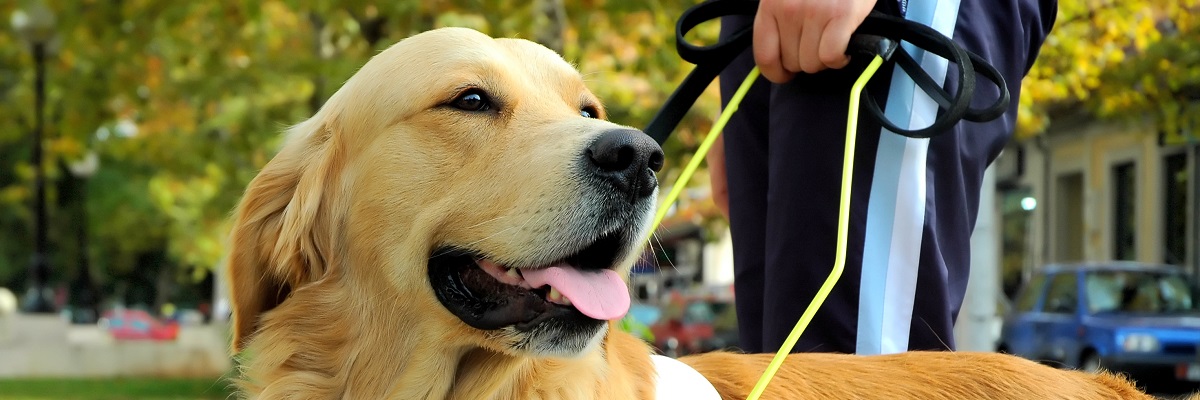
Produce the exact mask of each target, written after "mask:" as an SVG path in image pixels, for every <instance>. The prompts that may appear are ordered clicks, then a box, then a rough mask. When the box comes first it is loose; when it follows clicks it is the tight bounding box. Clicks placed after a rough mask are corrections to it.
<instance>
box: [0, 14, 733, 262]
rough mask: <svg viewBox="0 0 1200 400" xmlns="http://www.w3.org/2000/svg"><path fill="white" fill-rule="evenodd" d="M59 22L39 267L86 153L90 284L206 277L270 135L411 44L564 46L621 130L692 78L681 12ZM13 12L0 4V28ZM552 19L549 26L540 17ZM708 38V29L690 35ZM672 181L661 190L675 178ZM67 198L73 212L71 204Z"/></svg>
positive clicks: (704, 120)
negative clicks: (472, 34) (467, 37)
mask: <svg viewBox="0 0 1200 400" xmlns="http://www.w3.org/2000/svg"><path fill="white" fill-rule="evenodd" d="M49 3H50V6H51V7H53V8H54V11H55V13H56V15H57V16H58V28H57V32H58V40H57V42H56V46H54V47H55V48H56V50H57V51H56V52H55V54H54V55H52V56H51V57H49V58H48V65H47V73H48V80H47V94H48V98H47V106H48V107H47V108H48V114H47V126H46V132H45V137H46V140H45V143H46V149H47V152H48V154H47V157H46V162H45V164H44V165H43V166H41V168H44V169H45V170H46V172H47V174H48V175H47V176H48V179H49V180H50V182H49V183H48V185H47V187H48V190H49V198H50V219H51V222H52V224H53V225H54V228H53V229H52V230H51V231H50V233H51V236H50V241H51V243H52V246H51V252H52V255H53V260H52V265H53V266H54V267H55V269H56V279H58V280H59V281H62V280H64V279H66V277H67V276H69V271H70V270H71V269H72V268H74V265H75V264H76V261H75V260H77V252H78V251H79V249H76V248H74V247H73V243H74V241H73V240H74V239H73V238H74V235H75V232H76V230H77V229H78V227H79V224H81V223H83V221H78V220H77V218H76V217H75V215H76V214H75V213H74V212H73V211H72V210H73V209H72V208H70V207H69V206H68V205H66V204H68V203H69V202H66V203H62V204H60V202H59V201H58V200H57V199H58V198H59V197H60V196H61V197H64V199H66V197H69V196H71V193H67V192H63V189H62V188H60V186H61V185H60V184H59V183H61V182H64V180H67V179H69V176H67V175H66V173H65V171H66V170H65V169H64V168H61V165H63V164H64V163H70V162H72V161H74V160H78V159H80V158H82V157H83V156H84V155H85V154H87V153H88V152H89V151H91V152H96V153H98V154H99V159H100V160H101V162H100V168H99V170H98V172H97V173H96V175H95V176H94V177H92V178H91V179H90V180H88V181H87V185H88V186H87V189H88V193H89V195H88V196H87V198H86V202H87V203H86V207H87V210H88V211H89V215H90V216H89V220H88V221H87V224H88V230H89V231H90V235H91V238H92V239H91V246H90V249H89V251H90V253H89V254H90V255H91V256H92V263H93V264H94V266H95V267H94V269H95V271H96V274H97V275H98V278H99V279H100V280H102V281H104V280H105V279H112V278H113V277H120V276H124V275H126V274H133V273H136V272H135V270H136V268H135V267H134V266H135V264H137V263H138V260H139V259H143V258H144V257H145V256H146V255H147V254H158V252H160V251H163V250H165V251H166V252H167V255H168V257H167V263H168V264H170V265H169V266H168V268H167V269H166V271H178V273H177V276H183V277H186V276H198V275H195V274H194V272H197V271H201V272H202V271H204V270H207V269H211V268H214V267H215V266H217V265H218V264H219V263H220V261H221V258H222V255H223V254H224V253H225V249H226V247H225V242H224V240H225V238H226V234H227V232H228V230H229V225H228V224H229V216H230V212H231V210H232V209H233V207H234V206H235V204H236V202H237V200H238V198H239V197H240V195H241V193H242V190H243V188H244V187H245V186H246V184H247V183H248V182H249V181H250V179H252V178H253V176H254V175H255V173H256V172H257V171H258V169H259V168H261V167H262V166H263V165H264V164H266V162H267V161H268V160H269V159H270V158H271V156H272V155H273V154H274V151H275V150H276V148H277V146H278V145H279V139H280V135H279V134H280V132H281V130H282V129H283V128H284V127H286V126H288V125H290V124H294V123H297V122H300V121H302V120H303V119H304V118H306V117H307V116H309V115H311V114H312V113H313V112H314V111H315V110H316V109H317V108H318V107H319V106H320V104H321V103H322V101H323V100H324V99H325V98H326V97H328V96H329V95H330V94H332V93H333V91H334V90H336V89H337V87H338V86H339V85H340V84H341V82H344V81H345V80H346V79H347V78H349V77H350V75H352V74H353V73H354V72H355V71H356V70H357V69H358V68H359V67H360V66H361V65H362V64H363V63H365V62H366V61H367V60H368V59H369V58H370V57H371V56H372V55H374V54H376V53H377V52H378V51H379V50H381V49H383V48H386V47H387V46H389V45H391V44H393V43H395V42H396V41H398V40H401V39H403V38H404V37H407V36H410V35H412V34H414V33H417V32H420V31H423V30H427V29H431V28H435V27H441V26H467V27H472V28H475V29H479V30H481V31H483V32H485V33H488V34H491V35H493V36H510V37H524V38H539V37H540V38H546V40H553V39H561V41H560V42H561V46H562V48H561V52H562V53H563V55H564V57H565V58H566V59H567V60H568V61H570V62H572V63H574V64H576V65H577V66H578V68H579V69H580V70H581V71H582V72H583V73H584V74H585V76H586V77H587V80H588V82H589V84H590V87H591V88H592V89H593V90H595V91H596V92H597V93H598V95H600V97H601V98H602V99H604V100H605V102H606V105H607V107H608V109H609V111H610V116H611V118H612V119H613V120H614V121H616V122H618V123H622V124H626V125H630V126H635V127H641V126H644V125H645V124H646V123H647V122H648V121H649V119H650V118H651V117H652V116H653V114H654V113H655V112H656V111H657V110H658V108H659V107H660V105H661V104H662V103H663V101H665V99H666V97H667V96H668V95H669V94H670V92H671V91H672V90H674V88H675V85H677V84H678V82H679V81H681V80H682V79H683V77H684V76H685V75H686V73H687V72H688V71H689V70H690V68H691V65H689V64H687V63H685V62H683V61H681V60H680V59H679V58H678V56H677V55H676V54H675V51H674V43H673V37H674V35H673V29H674V21H675V18H676V17H677V16H678V15H679V14H680V13H681V12H682V11H683V10H684V8H686V7H688V6H690V5H691V4H693V3H694V1H678V0H676V1H662V0H659V1H648V2H643V1H611V0H610V1H604V0H589V1H569V2H568V1H562V0H537V1H532V2H530V1H515V0H489V1H483V0H474V1H433V2H428V1H416V0H408V1H391V2H375V1H363V0H357V1H331V0H322V1H298V0H267V1H261V2H260V1H249V0H234V1H221V2H163V1H153V0H126V1H122V2H107V1H99V0H85V1H78V2H49ZM17 5H18V4H12V3H9V2H5V3H3V4H0V15H2V16H3V17H4V19H5V20H7V18H8V16H9V15H11V14H12V12H13V11H14V10H15V7H16V6H17ZM556 7H557V9H560V10H561V11H563V12H562V13H561V14H559V15H561V18H560V17H558V16H556V15H555V14H554V13H548V10H554V9H556ZM699 31H700V32H698V34H697V36H698V38H699V40H713V39H715V37H716V33H717V26H716V25H715V24H710V25H708V26H705V27H703V28H702V29H700V30H699ZM32 65H33V63H32V59H31V57H30V53H29V51H27V49H26V48H25V46H24V45H23V44H22V43H20V42H19V41H18V39H17V38H15V37H14V35H0V103H2V104H3V106H2V107H0V232H3V233H0V286H4V285H5V283H12V284H18V285H19V284H21V283H22V282H21V281H22V279H20V278H21V277H22V274H23V272H22V271H23V269H24V267H25V265H26V263H27V260H28V257H29V251H30V248H31V247H32V246H31V242H30V240H29V238H30V237H31V236H32V235H31V233H32V227H31V226H30V225H31V223H30V221H31V220H32V218H31V212H30V209H31V207H30V206H31V201H32V189H31V188H32V179H33V178H32V177H33V171H34V169H33V168H34V166H32V165H29V161H28V160H29V156H28V154H29V150H30V144H29V137H30V134H29V132H30V126H31V121H32V120H33V111H32V109H33V107H32V104H33V91H32V87H33V84H32V82H33V68H32ZM717 109H718V104H717V100H716V96H715V85H714V87H713V88H711V93H710V95H709V96H706V97H705V98H704V99H702V100H701V102H700V104H698V105H697V107H695V109H694V110H693V112H692V113H691V114H690V115H689V116H688V118H687V119H685V121H684V124H683V126H682V127H681V129H680V130H679V131H678V132H676V134H675V137H676V140H674V141H673V142H672V143H671V144H670V145H669V146H668V148H667V152H668V154H670V155H672V156H673V157H674V159H672V160H669V162H668V164H669V165H668V169H669V170H670V169H671V168H674V167H678V166H679V165H680V163H681V162H683V161H685V160H682V157H686V155H688V154H690V153H691V152H692V150H694V148H695V147H696V146H697V145H698V142H699V139H698V138H697V133H702V132H705V131H707V129H708V127H709V126H710V125H711V121H712V119H713V117H714V116H715V115H716V114H717V112H718V111H717ZM673 177H674V175H673V173H672V172H668V173H666V174H664V175H663V178H662V179H663V181H669V180H671V179H673ZM67 200H69V199H67Z"/></svg>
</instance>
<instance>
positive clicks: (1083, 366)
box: [1079, 351, 1101, 374]
mask: <svg viewBox="0 0 1200 400" xmlns="http://www.w3.org/2000/svg"><path fill="white" fill-rule="evenodd" d="M1079 369H1080V370H1081V371H1083V372H1087V373H1091V374H1094V373H1097V372H1100V369H1101V366H1100V355H1099V354H1096V353H1095V352H1090V351H1089V352H1087V353H1085V354H1084V355H1083V357H1082V358H1081V359H1080V360H1079Z"/></svg>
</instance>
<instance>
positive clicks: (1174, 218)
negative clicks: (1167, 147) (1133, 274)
mask: <svg viewBox="0 0 1200 400" xmlns="http://www.w3.org/2000/svg"><path fill="white" fill-rule="evenodd" d="M1187 161H1188V160H1187V153H1179V154H1174V155H1170V156H1167V157H1166V159H1165V160H1163V188H1164V190H1163V203H1164V207H1163V239H1164V240H1163V246H1164V247H1165V248H1164V249H1163V262H1165V263H1167V264H1174V265H1183V264H1184V263H1186V262H1187V223H1188V221H1187V201H1188V169H1187V164H1188V162H1187Z"/></svg>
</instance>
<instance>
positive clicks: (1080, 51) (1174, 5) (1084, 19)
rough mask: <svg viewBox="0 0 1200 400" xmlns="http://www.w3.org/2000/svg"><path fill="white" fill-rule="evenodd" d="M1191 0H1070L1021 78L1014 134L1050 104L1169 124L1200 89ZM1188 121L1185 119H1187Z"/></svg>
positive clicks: (1197, 5)
mask: <svg viewBox="0 0 1200 400" xmlns="http://www.w3.org/2000/svg"><path fill="white" fill-rule="evenodd" d="M1197 10H1200V1H1198V0H1150V1H1135V0H1104V1H1097V0H1070V1H1066V0H1064V1H1060V2H1059V14H1058V23H1057V24H1056V25H1055V27H1054V31H1053V32H1052V33H1051V35H1050V36H1049V37H1048V38H1047V39H1046V44H1045V45H1044V46H1043V47H1042V51H1041V55H1040V56H1039V58H1038V61H1037V63H1036V65H1035V66H1034V68H1033V69H1032V71H1030V74H1029V76H1028V77H1027V78H1026V79H1025V81H1024V82H1022V94H1021V105H1020V106H1021V111H1020V113H1019V114H1018V136H1019V137H1029V136H1032V135H1036V134H1038V133H1041V132H1042V131H1044V130H1045V129H1046V127H1047V126H1048V125H1049V123H1050V117H1052V116H1053V115H1054V114H1055V113H1056V112H1057V111H1062V110H1070V109H1077V108H1082V109H1083V110H1084V111H1086V112H1089V113H1091V114H1093V115H1096V116H1099V117H1127V116H1135V117H1140V116H1143V115H1146V114H1149V115H1152V116H1155V117H1158V118H1159V119H1160V121H1163V122H1164V123H1165V124H1167V125H1168V126H1167V128H1168V129H1171V128H1174V127H1176V126H1177V124H1178V123H1182V122H1179V121H1180V120H1181V119H1186V118H1185V117H1187V116H1189V115H1193V114H1195V113H1191V112H1189V111H1188V110H1189V109H1191V108H1194V106H1191V105H1190V104H1191V103H1193V102H1194V101H1195V99H1196V98H1197V97H1198V96H1197V95H1198V94H1200V19H1197V17H1195V11H1197ZM1187 123H1190V122H1187Z"/></svg>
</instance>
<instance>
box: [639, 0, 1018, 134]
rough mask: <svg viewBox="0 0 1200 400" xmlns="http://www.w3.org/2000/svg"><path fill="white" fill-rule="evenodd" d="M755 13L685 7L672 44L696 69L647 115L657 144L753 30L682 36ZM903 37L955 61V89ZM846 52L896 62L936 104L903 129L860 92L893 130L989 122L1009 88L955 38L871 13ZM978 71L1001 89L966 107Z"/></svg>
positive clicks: (714, 5) (728, 3)
mask: <svg viewBox="0 0 1200 400" xmlns="http://www.w3.org/2000/svg"><path fill="white" fill-rule="evenodd" d="M757 11H758V1H753V0H709V1H706V2H704V3H701V4H698V5H695V6H693V7H691V8H689V9H688V10H687V11H684V13H683V15H681V16H680V17H679V21H678V23H677V24H676V27H675V47H676V50H677V51H678V52H679V56H680V58H682V59H684V60H685V61H688V62H690V63H692V64H695V65H696V68H695V69H693V70H692V72H691V73H690V74H688V76H687V77H686V78H684V80H683V82H682V83H681V84H680V85H679V88H678V89H676V90H675V92H674V93H672V94H671V96H670V97H669V98H668V99H667V102H666V103H665V104H664V105H663V108H662V109H661V110H659V112H658V114H656V115H655V116H654V118H653V119H651V121H650V124H649V125H647V127H646V129H645V132H646V133H647V134H648V135H650V137H652V138H654V140H655V141H657V142H658V143H660V144H661V143H663V142H665V141H666V140H667V138H668V137H669V136H670V134H671V132H672V131H673V130H674V129H675V127H676V126H678V125H679V122H680V121H681V120H682V119H683V116H684V115H686V114H687V111H688V109H689V108H691V106H692V105H693V104H695V102H696V99H697V98H699V97H700V94H701V93H703V92H704V89H705V88H707V87H708V85H709V84H710V83H711V82H712V81H713V79H716V77H717V76H718V75H719V74H720V73H721V71H723V70H724V69H725V67H726V66H728V65H729V63H730V62H732V61H733V59H734V58H736V57H737V56H738V55H740V54H742V52H743V51H745V50H746V49H749V48H751V46H752V43H751V40H752V36H753V31H752V27H750V26H748V27H746V28H744V29H742V30H740V31H738V32H735V33H734V34H733V35H730V37H729V38H728V39H726V40H723V41H719V42H717V43H715V44H712V45H708V46H699V45H695V44H692V43H690V42H688V41H687V40H686V39H685V36H686V35H687V33H688V32H689V31H691V30H692V29H694V28H695V27H696V26H699V25H700V24H702V23H704V22H707V21H711V20H714V19H718V18H721V17H725V16H734V15H743V16H751V17H753V16H754V15H755V14H756V13H757ZM901 41H903V42H908V43H911V44H912V45H913V46H915V47H917V48H920V49H922V50H925V51H926V52H928V53H932V54H934V55H937V56H939V57H942V58H945V59H946V60H948V61H949V62H950V63H953V64H955V65H957V66H958V68H957V70H958V77H959V79H958V87H957V88H956V89H955V91H954V93H953V94H950V93H947V92H946V91H945V90H944V89H943V88H942V86H941V84H938V83H937V82H935V81H934V79H933V78H932V77H930V76H929V74H928V73H926V72H925V70H924V69H922V68H921V66H920V64H919V63H918V62H917V61H916V60H914V59H913V58H912V56H911V55H910V54H908V53H907V52H906V51H905V50H904V49H903V48H902V47H899V46H897V43H899V42H901ZM847 53H850V54H867V55H871V56H874V55H879V56H882V57H883V58H884V59H885V60H887V61H889V62H894V63H895V65H896V66H898V67H900V69H902V70H903V71H904V72H905V73H906V74H908V76H910V77H911V78H912V79H913V82H914V83H915V84H916V85H917V87H919V88H920V89H921V90H922V91H924V92H925V93H926V94H928V95H929V97H930V98H931V99H933V101H934V102H935V103H937V105H938V108H939V111H940V112H939V116H938V117H937V118H936V119H934V122H933V123H932V124H930V125H929V126H927V127H924V128H918V129H907V128H901V127H899V126H896V125H895V124H893V123H892V122H891V121H889V120H888V119H887V117H886V116H885V115H884V113H883V110H882V109H880V107H879V105H878V104H876V102H875V100H874V99H873V98H872V97H871V96H864V101H865V103H866V104H865V107H866V109H867V115H869V116H871V117H872V118H874V119H876V120H877V121H879V123H880V124H881V125H882V126H883V127H885V128H887V129H888V130H890V131H892V132H895V133H897V134H900V135H904V136H908V137H914V138H928V137H932V136H936V135H939V134H941V133H944V132H947V131H949V130H950V128H951V127H953V126H954V125H955V124H957V123H958V122H959V121H961V120H964V119H965V120H967V121H972V122H985V121H991V120H994V119H996V118H999V117H1000V116H1001V115H1003V114H1004V111H1005V110H1007V109H1008V104H1009V101H1010V100H1009V92H1008V86H1006V85H1005V82H1004V77H1003V76H1001V75H1000V72H999V71H997V70H996V68H995V67H993V66H992V65H991V64H989V63H988V62H987V61H986V60H984V59H983V58H982V57H980V56H978V55H976V54H974V53H971V52H969V51H966V50H964V49H963V48H962V47H961V46H958V44H957V43H955V42H954V41H953V40H951V39H950V38H947V37H946V36H945V35H942V34H941V33H939V32H938V31H936V30H934V29H933V28H930V27H928V26H925V25H921V24H919V23H916V22H912V21H909V20H906V19H903V18H899V17H895V16H891V15H887V14H884V13H881V12H879V11H872V12H871V14H870V15H868V16H867V18H866V20H865V21H863V23H862V25H860V26H859V27H858V29H856V30H855V32H854V35H853V37H852V38H851V41H850V46H849V48H848V49H847ZM977 75H978V76H981V77H983V78H984V79H985V80H987V81H990V82H991V83H992V84H994V85H996V87H997V88H998V89H999V92H1000V96H999V97H998V98H997V99H996V101H995V102H993V103H992V104H991V105H990V106H988V107H986V108H983V109H975V108H971V107H970V105H971V99H972V98H974V94H975V89H976V76H977Z"/></svg>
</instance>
